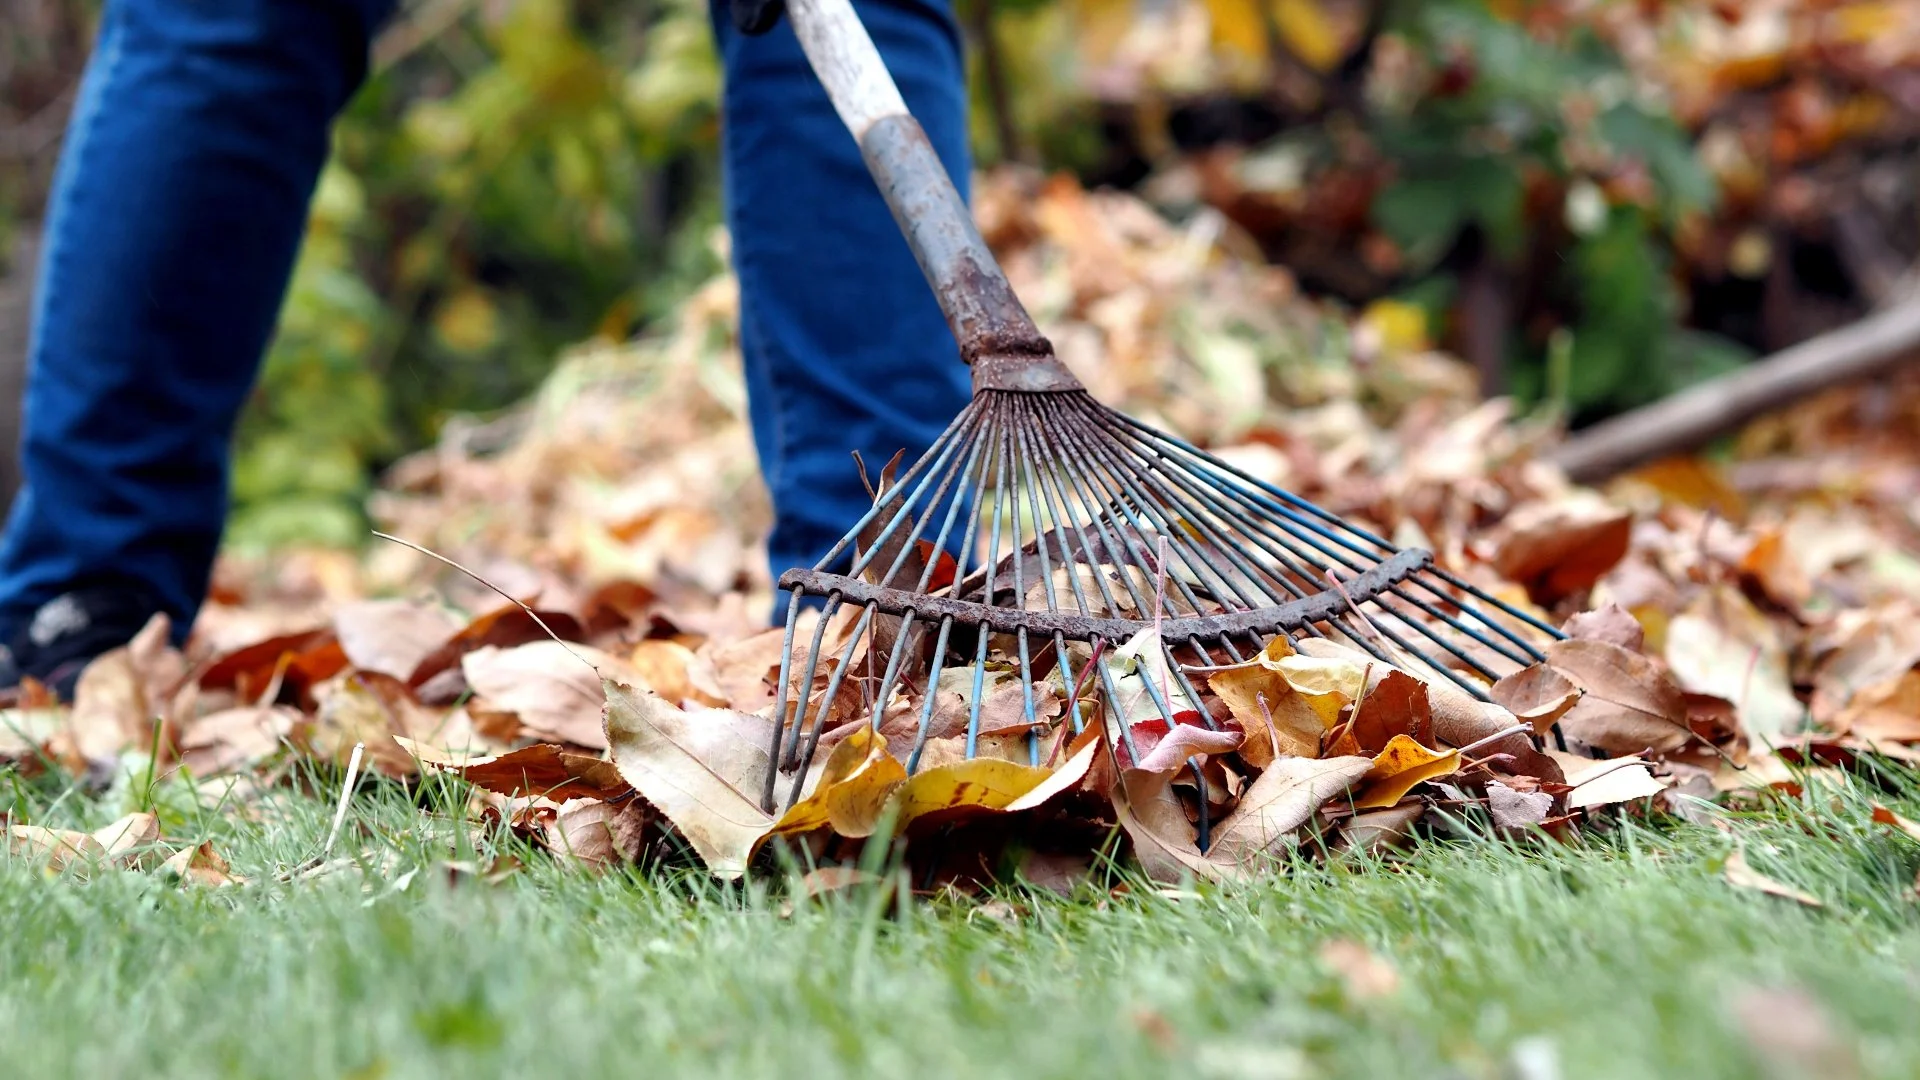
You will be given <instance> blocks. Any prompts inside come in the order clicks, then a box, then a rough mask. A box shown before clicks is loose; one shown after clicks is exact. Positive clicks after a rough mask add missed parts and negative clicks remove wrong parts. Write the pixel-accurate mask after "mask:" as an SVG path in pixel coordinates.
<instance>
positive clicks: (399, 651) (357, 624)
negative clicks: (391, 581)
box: [333, 600, 460, 680]
mask: <svg viewBox="0 0 1920 1080" xmlns="http://www.w3.org/2000/svg"><path fill="white" fill-rule="evenodd" d="M459 629H460V623H459V620H457V619H455V618H454V617H453V615H452V614H451V613H449V612H448V611H447V610H446V609H445V608H442V607H440V606H439V605H437V604H423V603H419V602H416V601H413V600H359V601H355V602H353V603H349V604H341V605H340V606H339V607H337V608H335V609H334V611H333V634H334V637H335V638H337V639H338V640H339V642H340V651H341V652H342V653H344V654H346V658H347V662H348V663H350V664H352V665H353V666H354V667H357V668H359V669H361V670H362V671H377V672H380V673H381V674H382V675H391V676H393V677H394V678H396V679H402V680H404V679H406V678H407V677H408V676H409V675H412V674H413V672H414V670H415V669H416V668H418V667H419V666H420V662H421V661H422V660H425V659H426V658H427V656H428V654H430V653H432V652H433V651H434V650H435V649H437V648H439V647H440V646H441V645H443V644H445V642H446V640H447V639H448V638H450V637H452V636H453V635H454V634H455V633H457V632H458V631H459Z"/></svg>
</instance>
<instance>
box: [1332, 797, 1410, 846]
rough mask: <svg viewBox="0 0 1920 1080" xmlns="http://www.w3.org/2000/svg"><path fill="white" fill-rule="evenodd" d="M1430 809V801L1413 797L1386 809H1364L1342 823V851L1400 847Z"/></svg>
mask: <svg viewBox="0 0 1920 1080" xmlns="http://www.w3.org/2000/svg"><path fill="white" fill-rule="evenodd" d="M1426 812H1427V804H1426V803H1425V802H1423V801H1421V800H1419V799H1409V800H1408V801H1406V802H1403V803H1401V804H1400V805H1398V806H1390V807H1388V808H1386V809H1385V810H1363V811H1361V812H1360V813H1357V814H1355V815H1353V816H1352V817H1350V818H1348V819H1347V820H1346V821H1344V822H1342V823H1341V825H1340V838H1339V839H1338V840H1336V841H1335V842H1334V845H1333V846H1334V848H1335V850H1338V851H1357V852H1361V853H1364V854H1371V853H1376V852H1381V851H1386V850H1387V849H1389V848H1394V847H1399V846H1401V845H1403V844H1405V843H1406V842H1407V841H1408V840H1410V839H1412V837H1413V826H1414V825H1415V824H1416V823H1417V822H1418V821H1419V820H1420V818H1421V816H1422V815H1424V814H1425V813H1426Z"/></svg>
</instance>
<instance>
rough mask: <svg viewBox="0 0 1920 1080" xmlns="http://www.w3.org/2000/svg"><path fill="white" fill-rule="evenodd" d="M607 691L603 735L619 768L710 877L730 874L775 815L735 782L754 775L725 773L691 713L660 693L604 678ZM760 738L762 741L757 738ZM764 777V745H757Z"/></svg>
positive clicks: (743, 864) (741, 868) (742, 866)
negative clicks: (713, 761) (717, 767)
mask: <svg viewBox="0 0 1920 1080" xmlns="http://www.w3.org/2000/svg"><path fill="white" fill-rule="evenodd" d="M604 687H605V690H604V692H605V694H606V741H607V745H608V746H609V748H610V749H611V751H612V755H613V762H614V764H615V765H616V766H618V767H619V770H620V775H621V776H623V777H625V778H626V780H627V783H629V784H632V785H633V788H634V790H635V791H638V792H639V793H640V795H641V797H642V798H644V799H646V800H647V801H648V802H650V803H652V804H653V805H654V806H655V807H657V808H658V809H659V810H660V812H661V813H662V814H665V815H666V817H667V820H668V821H670V822H672V823H673V826H674V828H676V829H678V830H679V831H680V834H681V835H682V836H684V837H686V838H687V842H688V843H690V844H692V845H693V849H694V851H695V852H697V853H698V854H699V855H700V858H701V860H702V861H704V862H705V863H706V864H707V869H708V870H709V871H711V872H712V873H713V874H714V875H715V876H716V877H720V878H737V877H739V876H740V875H741V874H744V873H745V872H746V870H747V860H748V857H749V856H750V855H751V853H752V852H753V849H754V847H755V846H756V845H757V844H758V843H759V842H760V838H761V837H762V836H764V835H765V834H766V832H767V830H768V829H771V828H772V827H773V823H774V818H773V816H772V815H770V814H768V813H767V812H765V811H764V810H762V809H760V803H759V801H758V798H757V795H758V792H757V791H756V792H755V793H754V795H752V796H750V795H748V794H747V792H746V791H744V790H743V789H742V788H740V787H738V786H736V785H737V784H740V783H742V782H746V783H752V782H753V781H754V780H755V779H756V777H754V776H751V775H749V776H738V775H735V776H727V775H723V774H722V773H720V772H717V771H715V769H714V767H713V765H711V764H709V761H708V758H709V756H717V755H709V754H707V753H703V751H705V750H708V749H710V747H709V746H708V745H707V744H709V743H710V741H711V739H710V735H709V737H707V738H703V737H702V736H701V733H700V732H699V731H698V730H697V721H696V720H695V718H694V717H691V716H689V715H688V714H687V713H685V712H682V711H681V710H680V709H678V708H676V707H674V706H673V705H672V704H671V703H669V702H668V701H667V700H666V699H665V698H662V697H661V696H660V695H658V694H654V693H651V692H649V691H646V690H636V689H634V688H633V687H630V686H623V685H621V684H619V683H617V682H614V681H613V680H611V679H608V680H606V681H605V683H604ZM763 745H764V744H763ZM761 754H762V761H763V771H762V772H761V773H760V776H762V777H763V776H764V775H765V773H764V767H765V766H764V754H765V752H764V751H761Z"/></svg>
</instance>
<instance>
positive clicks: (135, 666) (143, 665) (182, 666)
mask: <svg viewBox="0 0 1920 1080" xmlns="http://www.w3.org/2000/svg"><path fill="white" fill-rule="evenodd" d="M168 632H169V624H168V622H167V617H166V616H165V615H155V616H154V617H153V619H152V620H151V621H149V622H148V623H147V625H146V626H145V627H144V628H143V629H141V631H140V633H139V634H138V635H136V636H135V637H134V639H133V640H132V641H130V642H128V643H127V644H126V645H123V646H121V647H120V648H118V649H112V650H109V651H107V652H104V653H101V654H100V655H99V656H98V657H96V658H95V659H94V661H93V662H92V663H90V664H88V665H87V666H86V669H85V670H83V671H82V672H81V673H80V679H79V682H78V683H77V684H76V685H75V687H74V692H73V712H72V713H71V714H70V715H69V717H68V726H69V730H70V731H71V733H72V737H73V743H74V749H76V750H77V751H78V752H79V753H80V755H81V756H82V757H84V758H86V759H87V760H88V761H112V760H114V759H116V758H118V757H119V756H120V753H121V752H122V751H124V750H127V749H130V748H138V749H143V750H144V749H146V748H148V747H150V746H151V745H152V744H153V736H154V724H155V723H160V724H163V725H165V724H167V723H169V722H171V721H172V720H173V719H174V714H175V710H174V698H175V695H176V693H178V692H179V691H180V689H181V682H182V680H183V679H184V678H185V676H186V672H187V664H186V660H185V659H184V658H182V657H181V655H180V653H179V652H177V651H176V650H175V649H174V648H173V647H172V646H171V645H169V644H168V639H167V635H168ZM170 744H171V740H170V739H168V740H163V746H162V750H163V752H164V751H165V749H166V746H168V745H170Z"/></svg>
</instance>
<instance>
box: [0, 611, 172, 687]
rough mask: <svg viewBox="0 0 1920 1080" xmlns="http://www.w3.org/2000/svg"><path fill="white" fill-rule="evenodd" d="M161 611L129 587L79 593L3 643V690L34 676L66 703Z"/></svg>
mask: <svg viewBox="0 0 1920 1080" xmlns="http://www.w3.org/2000/svg"><path fill="white" fill-rule="evenodd" d="M158 610H160V608H159V605H157V604H155V603H154V602H153V600H152V598H151V597H150V596H148V595H147V594H146V593H145V592H144V591H143V590H140V589H137V588H129V587H127V586H124V585H96V586H91V587H88V588H82V589H75V590H74V591H72V592H69V593H62V594H61V595H59V596H56V597H54V598H53V599H51V600H49V601H47V602H46V603H44V604H42V605H40V609H39V610H38V611H35V612H34V613H33V617H32V618H30V619H28V620H27V622H26V625H24V626H22V627H20V628H18V629H17V630H15V631H14V632H13V634H12V636H11V637H10V638H9V639H8V640H6V641H5V642H0V687H13V686H18V685H20V680H21V679H23V678H26V677H29V676H31V677H32V678H34V679H37V680H39V681H40V682H42V683H44V684H45V685H46V686H47V687H48V688H49V689H51V690H52V691H53V692H54V693H55V694H56V695H58V696H59V697H60V699H61V700H62V701H71V700H73V688H74V684H75V683H76V682H78V681H79V679H80V672H81V670H82V669H84V668H85V667H86V666H87V665H88V664H89V663H91V662H92V661H93V658H94V657H96V656H99V655H100V654H101V653H103V652H107V651H108V650H110V649H117V648H119V647H120V646H122V645H125V644H126V643H127V642H129V641H132V640H133V636H134V635H135V634H138V633H139V632H140V629H141V628H142V627H144V626H146V625H147V622H148V620H150V619H152V618H153V615H154V613H155V612H156V611H158Z"/></svg>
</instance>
